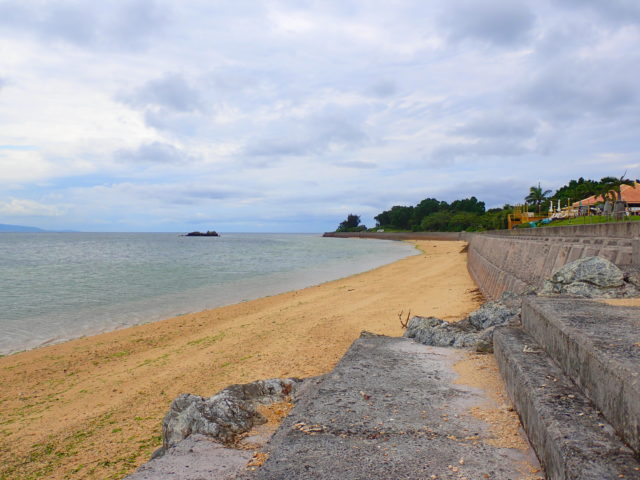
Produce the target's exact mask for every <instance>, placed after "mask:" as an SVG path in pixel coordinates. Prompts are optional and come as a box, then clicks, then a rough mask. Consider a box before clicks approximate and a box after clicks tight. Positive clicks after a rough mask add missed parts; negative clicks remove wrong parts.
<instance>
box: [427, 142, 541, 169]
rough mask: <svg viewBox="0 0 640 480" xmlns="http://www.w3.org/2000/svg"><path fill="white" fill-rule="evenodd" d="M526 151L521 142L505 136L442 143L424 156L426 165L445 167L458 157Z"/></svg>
mask: <svg viewBox="0 0 640 480" xmlns="http://www.w3.org/2000/svg"><path fill="white" fill-rule="evenodd" d="M526 153H530V149H529V148H527V147H526V146H525V145H524V144H523V143H521V142H519V141H517V140H512V139H509V138H507V139H489V140H476V141H471V142H457V143H448V144H442V145H440V146H438V147H436V148H434V149H433V151H432V152H431V154H430V155H429V156H427V157H426V158H427V164H428V165H430V166H433V167H440V168H445V167H450V166H451V165H453V164H454V163H455V162H456V161H457V160H460V159H467V160H468V159H473V158H478V157H515V156H520V155H524V154H526Z"/></svg>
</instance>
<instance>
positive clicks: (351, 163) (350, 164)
mask: <svg viewBox="0 0 640 480" xmlns="http://www.w3.org/2000/svg"><path fill="white" fill-rule="evenodd" d="M334 165H336V166H337V167H346V168H366V169H369V168H377V165H376V164H375V163H374V162H365V161H361V160H344V161H341V162H334Z"/></svg>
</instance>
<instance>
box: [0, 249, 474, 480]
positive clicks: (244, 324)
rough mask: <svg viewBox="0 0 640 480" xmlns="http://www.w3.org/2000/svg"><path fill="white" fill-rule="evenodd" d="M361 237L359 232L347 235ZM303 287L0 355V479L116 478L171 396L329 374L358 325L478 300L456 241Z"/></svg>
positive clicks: (141, 449)
mask: <svg viewBox="0 0 640 480" xmlns="http://www.w3.org/2000/svg"><path fill="white" fill-rule="evenodd" d="M353 241H358V240H355V239H354V240H353ZM418 243H419V246H420V247H421V248H422V249H423V250H424V253H422V254H420V255H416V256H414V257H409V258H406V259H403V260H400V261H398V262H395V263H393V264H390V265H387V266H384V267H381V268H378V269H375V270H372V271H370V272H366V273H363V274H359V275H355V276H352V277H348V278H345V279H342V280H337V281H333V282H329V283H325V284H322V285H319V286H315V287H310V288H306V289H304V290H299V291H294V292H290V293H285V294H281V295H277V296H273V297H266V298H262V299H258V300H254V301H250V302H245V303H240V304H237V305H232V306H228V307H222V308H217V309H214V310H209V311H205V312H201V313H196V314H190V315H184V316H179V317H174V318H170V319H167V320H164V321H161V322H156V323H152V324H147V325H141V326H137V327H132V328H127V329H124V330H119V331H116V332H111V333H107V334H102V335H97V336H93V337H89V338H83V339H78V340H74V341H70V342H67V343H64V344H60V345H54V346H51V347H46V348H41V349H38V350H33V351H30V352H25V353H21V354H16V355H12V356H9V357H5V358H0V385H2V388H1V390H0V465H1V466H0V479H3V480H4V479H12V480H14V479H27V478H29V479H31V478H48V479H59V478H83V479H84V478H92V479H106V478H121V477H122V476H123V474H125V473H127V472H130V471H132V470H133V469H134V468H135V467H136V466H137V465H139V464H140V463H142V462H144V461H145V460H147V459H148V456H149V454H150V453H151V452H152V451H153V450H154V449H155V448H157V447H158V446H159V445H160V431H161V420H162V417H163V415H164V413H165V412H166V410H167V408H168V406H169V403H170V402H171V400H172V399H173V398H174V397H175V396H177V395H178V394H180V393H183V392H191V393H196V394H200V395H205V396H209V395H212V394H213V393H215V392H216V391H217V390H219V389H221V388H224V387H225V386H227V385H229V384H232V383H243V382H248V381H252V380H255V379H259V378H269V377H282V376H298V377H306V376H312V375H318V374H321V373H324V372H327V371H329V370H330V369H331V368H332V367H333V366H334V364H335V363H336V362H337V361H338V359H339V358H340V357H341V356H342V354H343V353H344V352H345V351H346V349H347V348H348V347H349V345H350V344H351V342H352V341H353V340H354V339H355V338H356V337H358V335H359V334H360V331H361V330H364V329H366V330H370V331H373V332H376V333H382V334H387V335H401V334H402V330H401V327H400V322H399V320H398V314H399V313H400V312H401V311H404V314H405V315H406V313H407V312H408V311H409V310H411V312H412V314H421V315H434V316H438V317H440V318H444V319H458V318H461V317H463V316H464V315H466V314H467V313H468V312H470V311H472V310H473V309H475V308H476V307H477V306H478V305H479V299H478V295H477V291H476V290H475V285H474V284H473V282H472V280H471V278H470V277H469V275H468V273H467V269H466V254H465V253H460V251H461V249H462V247H463V245H464V244H463V243H462V242H426V241H425V242H418Z"/></svg>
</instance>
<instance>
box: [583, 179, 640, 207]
mask: <svg viewBox="0 0 640 480" xmlns="http://www.w3.org/2000/svg"><path fill="white" fill-rule="evenodd" d="M620 193H621V195H622V200H623V201H625V202H627V203H628V204H629V206H640V183H638V182H634V184H633V185H620ZM603 202H604V199H603V198H602V195H591V196H590V197H587V198H585V199H583V200H580V201H578V202H573V204H572V205H573V206H574V207H577V206H579V205H582V206H591V205H595V204H596V203H603Z"/></svg>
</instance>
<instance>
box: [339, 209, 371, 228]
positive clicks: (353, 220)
mask: <svg viewBox="0 0 640 480" xmlns="http://www.w3.org/2000/svg"><path fill="white" fill-rule="evenodd" d="M366 229H367V227H365V226H364V225H360V215H354V214H352V213H350V214H349V215H347V219H346V220H345V221H343V222H340V225H339V226H338V228H337V229H336V232H356V231H361V230H366Z"/></svg>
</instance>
